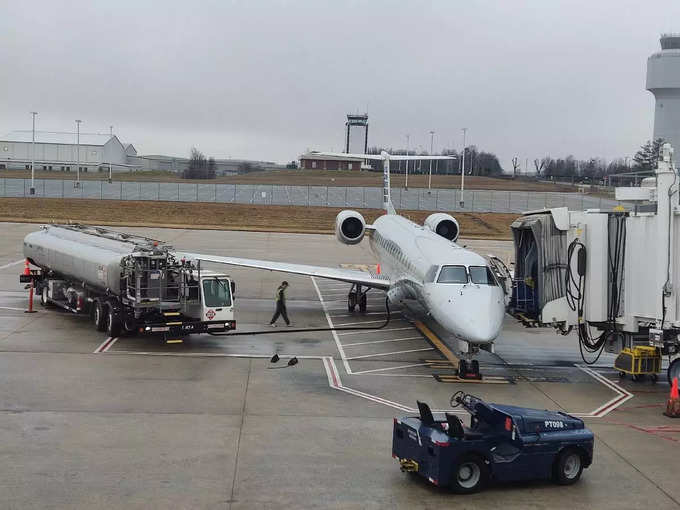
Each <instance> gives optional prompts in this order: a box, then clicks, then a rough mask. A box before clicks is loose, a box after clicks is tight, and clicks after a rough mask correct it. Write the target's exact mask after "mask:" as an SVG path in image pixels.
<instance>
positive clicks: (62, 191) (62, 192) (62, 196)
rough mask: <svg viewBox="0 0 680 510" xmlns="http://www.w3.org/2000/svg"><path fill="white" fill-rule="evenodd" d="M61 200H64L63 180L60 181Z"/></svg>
mask: <svg viewBox="0 0 680 510" xmlns="http://www.w3.org/2000/svg"><path fill="white" fill-rule="evenodd" d="M61 198H64V179H62V180H61Z"/></svg>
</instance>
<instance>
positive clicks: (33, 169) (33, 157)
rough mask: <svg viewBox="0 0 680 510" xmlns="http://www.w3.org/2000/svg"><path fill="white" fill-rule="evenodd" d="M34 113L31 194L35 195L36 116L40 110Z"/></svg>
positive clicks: (32, 113)
mask: <svg viewBox="0 0 680 510" xmlns="http://www.w3.org/2000/svg"><path fill="white" fill-rule="evenodd" d="M31 115H33V141H32V142H31V190H30V192H29V194H31V195H35V116H36V115H38V112H31Z"/></svg>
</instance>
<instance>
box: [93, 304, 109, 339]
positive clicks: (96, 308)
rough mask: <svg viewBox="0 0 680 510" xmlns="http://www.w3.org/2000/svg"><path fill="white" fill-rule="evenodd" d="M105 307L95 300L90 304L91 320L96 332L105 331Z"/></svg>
mask: <svg viewBox="0 0 680 510" xmlns="http://www.w3.org/2000/svg"><path fill="white" fill-rule="evenodd" d="M106 312H107V310H106V305H104V303H102V302H101V301H100V300H99V299H95V300H94V302H93V303H92V320H93V321H94V325H95V327H96V328H97V331H105V330H106Z"/></svg>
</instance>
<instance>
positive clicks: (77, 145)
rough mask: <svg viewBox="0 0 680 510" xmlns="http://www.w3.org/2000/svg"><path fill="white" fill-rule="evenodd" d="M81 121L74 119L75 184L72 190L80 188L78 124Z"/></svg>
mask: <svg viewBox="0 0 680 510" xmlns="http://www.w3.org/2000/svg"><path fill="white" fill-rule="evenodd" d="M81 122H82V120H80V119H76V133H77V134H76V161H77V166H76V172H77V174H76V175H77V176H76V182H74V183H73V187H74V188H80V123H81Z"/></svg>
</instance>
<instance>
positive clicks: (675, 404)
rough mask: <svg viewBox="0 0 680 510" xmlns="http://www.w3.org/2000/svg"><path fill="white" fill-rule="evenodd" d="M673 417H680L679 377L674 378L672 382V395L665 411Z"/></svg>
mask: <svg viewBox="0 0 680 510" xmlns="http://www.w3.org/2000/svg"><path fill="white" fill-rule="evenodd" d="M663 414H665V415H666V416H669V417H671V418H680V394H679V393H678V378H677V377H674V378H673V384H671V395H670V397H669V398H668V403H667V404H666V412H665V413H663Z"/></svg>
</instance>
